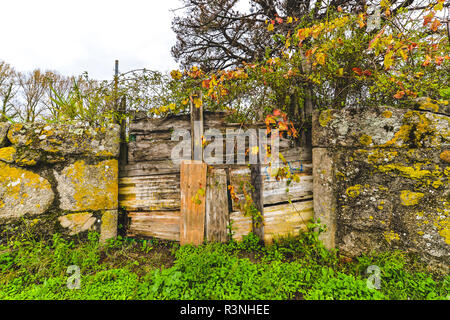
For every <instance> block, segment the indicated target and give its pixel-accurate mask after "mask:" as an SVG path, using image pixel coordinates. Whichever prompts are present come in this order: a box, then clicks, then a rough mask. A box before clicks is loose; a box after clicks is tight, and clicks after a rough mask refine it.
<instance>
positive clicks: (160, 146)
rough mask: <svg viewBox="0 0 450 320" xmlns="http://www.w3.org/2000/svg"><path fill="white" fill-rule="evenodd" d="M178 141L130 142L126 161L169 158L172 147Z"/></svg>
mask: <svg viewBox="0 0 450 320" xmlns="http://www.w3.org/2000/svg"><path fill="white" fill-rule="evenodd" d="M177 144H179V141H171V140H154V141H141V142H130V143H129V144H128V161H129V162H139V161H152V160H170V159H171V155H172V149H173V148H174V147H175V146H176V145H177Z"/></svg>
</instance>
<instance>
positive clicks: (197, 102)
mask: <svg viewBox="0 0 450 320" xmlns="http://www.w3.org/2000/svg"><path fill="white" fill-rule="evenodd" d="M202 104H203V102H202V100H201V99H199V98H194V106H195V107H196V108H200V107H201V106H202Z"/></svg>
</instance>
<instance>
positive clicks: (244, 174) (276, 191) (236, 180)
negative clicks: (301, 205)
mask: <svg viewBox="0 0 450 320" xmlns="http://www.w3.org/2000/svg"><path fill="white" fill-rule="evenodd" d="M302 166H303V171H306V172H300V171H299V169H300V164H299V162H298V163H292V165H291V169H292V172H295V173H296V174H297V175H298V176H299V178H300V181H299V182H295V181H291V182H290V184H288V180H287V179H280V180H277V179H276V178H275V177H274V176H273V175H272V172H271V170H270V168H268V167H267V166H262V168H261V174H262V178H263V201H264V205H268V204H276V203H282V202H287V201H298V200H304V199H311V198H312V190H313V184H312V172H311V170H312V169H311V166H312V164H311V163H302ZM250 182H251V179H250V169H249V168H247V167H238V168H231V170H230V184H231V185H232V186H233V187H234V190H235V192H236V195H237V197H238V199H239V200H240V201H243V200H244V193H243V190H242V186H244V187H245V189H246V191H247V193H248V192H249V190H250V187H249V184H248V183H250ZM232 207H233V211H237V210H239V205H238V202H236V201H233V202H232Z"/></svg>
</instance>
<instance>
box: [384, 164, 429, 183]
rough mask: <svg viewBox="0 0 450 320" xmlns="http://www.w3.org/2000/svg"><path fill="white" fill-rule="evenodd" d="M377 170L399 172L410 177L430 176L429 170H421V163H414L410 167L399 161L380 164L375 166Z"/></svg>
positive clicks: (421, 177)
mask: <svg viewBox="0 0 450 320" xmlns="http://www.w3.org/2000/svg"><path fill="white" fill-rule="evenodd" d="M377 168H378V170H380V171H381V172H389V171H394V172H399V173H400V175H402V176H403V177H407V178H411V179H418V180H420V179H423V178H425V177H429V176H431V171H430V170H422V169H421V164H420V163H416V164H414V166H412V167H408V166H405V165H403V164H401V163H393V164H388V165H380V166H377Z"/></svg>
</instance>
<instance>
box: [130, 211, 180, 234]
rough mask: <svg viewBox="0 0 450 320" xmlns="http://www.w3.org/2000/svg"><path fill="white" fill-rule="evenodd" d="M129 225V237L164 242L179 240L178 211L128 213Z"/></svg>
mask: <svg viewBox="0 0 450 320" xmlns="http://www.w3.org/2000/svg"><path fill="white" fill-rule="evenodd" d="M128 217H129V218H131V223H130V226H129V229H128V232H127V235H128V236H130V237H136V236H144V237H156V238H160V239H165V240H174V241H179V240H180V212H179V211H147V212H129V213H128Z"/></svg>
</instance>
